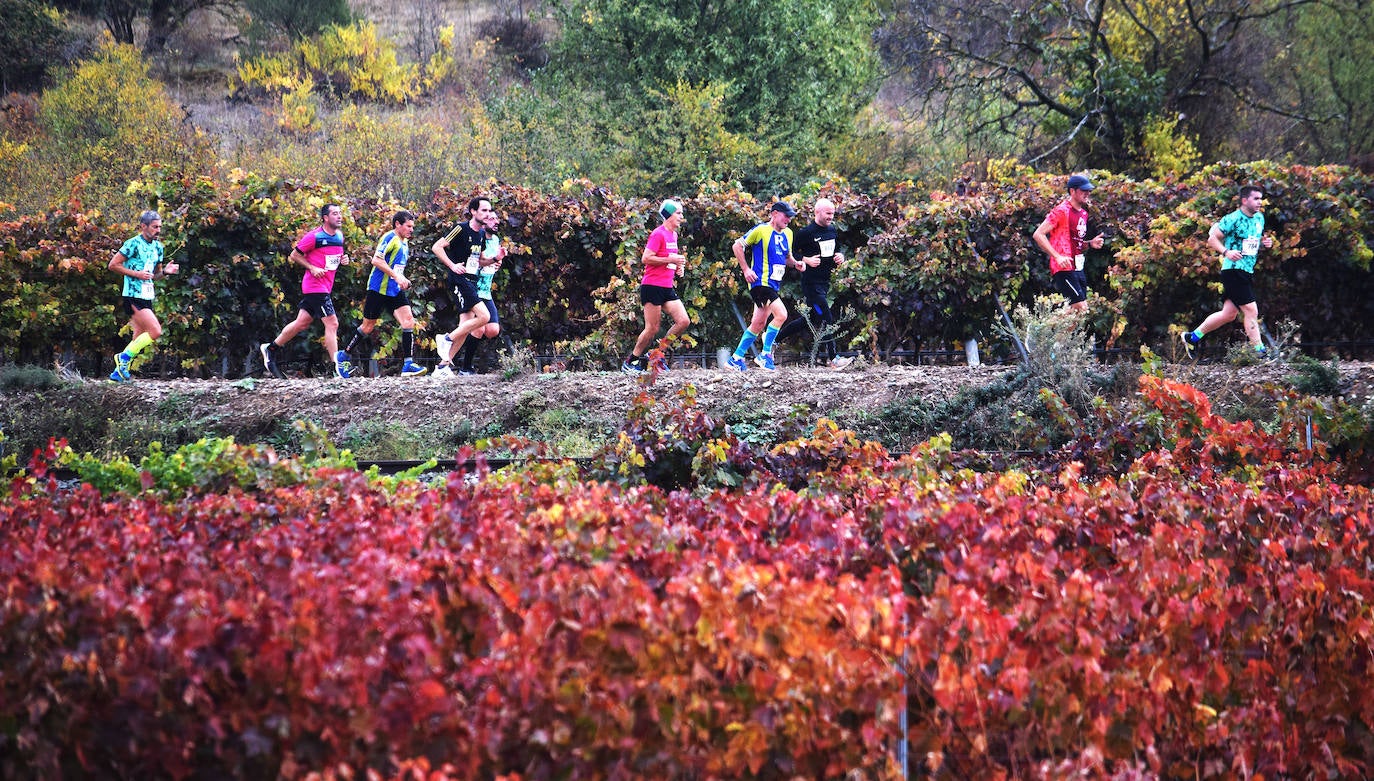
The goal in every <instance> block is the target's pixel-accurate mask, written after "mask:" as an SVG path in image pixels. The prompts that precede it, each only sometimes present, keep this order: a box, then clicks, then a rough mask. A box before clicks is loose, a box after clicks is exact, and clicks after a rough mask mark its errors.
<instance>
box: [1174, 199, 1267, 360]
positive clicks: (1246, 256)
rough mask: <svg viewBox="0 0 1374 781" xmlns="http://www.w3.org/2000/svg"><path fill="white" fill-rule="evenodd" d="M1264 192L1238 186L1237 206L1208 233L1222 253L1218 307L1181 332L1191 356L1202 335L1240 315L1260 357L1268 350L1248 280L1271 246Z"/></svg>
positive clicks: (1211, 241)
mask: <svg viewBox="0 0 1374 781" xmlns="http://www.w3.org/2000/svg"><path fill="white" fill-rule="evenodd" d="M1263 208H1264V191H1263V190H1261V189H1260V188H1258V187H1256V186H1254V185H1252V184H1247V185H1245V186H1244V187H1242V188H1240V208H1239V209H1237V210H1236V211H1234V212H1231V213H1230V214H1228V215H1226V216H1225V217H1222V218H1221V220H1219V221H1218V222H1217V224H1215V225H1213V226H1212V229H1211V231H1209V232H1208V234H1207V246H1209V247H1211V248H1212V249H1214V250H1216V251H1217V252H1219V253H1221V291H1222V298H1223V299H1224V301H1223V303H1222V305H1221V309H1220V310H1218V311H1216V312H1213V313H1212V314H1210V315H1208V316H1207V319H1206V320H1203V321H1202V325H1200V326H1198V327H1197V328H1196V329H1195V330H1192V331H1185V332H1184V333H1183V334H1181V338H1182V339H1183V349H1184V351H1185V352H1187V353H1188V356H1189V357H1192V355H1193V351H1194V349H1196V348H1197V346H1198V345H1199V344H1201V343H1202V338H1203V337H1204V336H1206V335H1207V334H1209V333H1211V332H1213V331H1215V330H1217V329H1218V328H1220V327H1222V326H1223V325H1226V324H1227V323H1229V322H1232V321H1233V320H1235V319H1236V317H1237V316H1238V315H1239V316H1242V317H1243V318H1244V323H1245V336H1246V338H1247V339H1248V340H1249V341H1250V347H1251V348H1252V349H1254V351H1255V354H1256V355H1259V356H1260V357H1261V358H1267V357H1268V350H1267V349H1266V348H1265V346H1264V344H1263V343H1262V342H1261V341H1260V329H1259V304H1257V303H1255V293H1254V290H1253V288H1252V286H1251V279H1252V277H1253V276H1254V272H1255V261H1256V260H1257V259H1258V258H1259V251H1260V247H1264V248H1265V249H1268V248H1270V247H1272V246H1274V237H1272V236H1265V235H1264V213H1263V212H1262V211H1261V209H1263Z"/></svg>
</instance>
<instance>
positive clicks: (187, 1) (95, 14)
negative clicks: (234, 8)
mask: <svg viewBox="0 0 1374 781" xmlns="http://www.w3.org/2000/svg"><path fill="white" fill-rule="evenodd" d="M232 2H233V0H54V3H53V4H54V5H55V6H57V7H58V8H61V9H63V10H68V11H74V12H76V13H79V14H82V15H84V16H90V17H92V18H95V19H99V20H100V21H102V22H104V23H105V28H106V29H108V30H109V31H110V35H112V36H114V39H115V42H116V43H127V44H132V43H133V42H134V23H135V22H137V21H138V20H139V19H141V18H146V19H147V21H148V37H147V38H146V39H145V40H144V42H143V52H144V54H156V53H158V52H161V51H162V50H163V49H164V48H166V46H167V41H168V39H169V38H170V37H171V36H172V34H173V33H175V32H176V31H177V30H178V29H180V28H181V26H182V25H183V24H185V22H186V20H187V19H188V18H189V17H190V16H191V14H192V13H194V12H195V11H199V10H202V9H210V8H217V7H225V6H228V5H230V4H231V3H232Z"/></svg>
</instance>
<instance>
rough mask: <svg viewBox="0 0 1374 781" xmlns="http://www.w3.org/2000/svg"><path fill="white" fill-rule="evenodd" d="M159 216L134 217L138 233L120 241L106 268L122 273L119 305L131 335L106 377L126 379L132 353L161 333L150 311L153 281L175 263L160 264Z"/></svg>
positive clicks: (151, 213) (173, 270) (171, 269)
mask: <svg viewBox="0 0 1374 781" xmlns="http://www.w3.org/2000/svg"><path fill="white" fill-rule="evenodd" d="M161 235H162V217H160V216H158V213H157V212H155V211H151V210H150V211H146V212H144V213H143V214H141V215H139V217H138V235H137V236H134V237H133V238H131V239H129V240H128V241H126V242H124V245H123V246H121V247H120V248H119V251H118V252H116V253H115V254H114V257H113V258H110V270H111V271H117V272H119V273H120V274H123V275H124V285H123V288H122V292H123V306H124V311H125V313H127V314H128V315H129V327H130V328H132V329H133V331H134V338H133V339H132V340H130V342H129V344H128V345H127V346H126V347H125V348H124V349H123V350H122V351H120V352H119V353H117V354H116V355H115V357H114V360H115V368H114V371H112V372H110V379H111V380H114V381H115V382H128V381H129V380H130V375H129V366H130V365H131V364H132V363H133V362H134V356H136V355H138V354H139V353H140V352H142V351H143V348H145V347H147V346H148V345H150V344H152V343H153V341H154V340H156V339H157V338H158V337H160V336H162V324H161V323H159V322H158V320H157V315H156V314H154V312H153V281H154V280H157V279H162V278H163V277H165V276H166V275H168V274H175V273H177V264H175V263H163V254H164V253H163V248H162V242H161V241H158V237H159V236H161Z"/></svg>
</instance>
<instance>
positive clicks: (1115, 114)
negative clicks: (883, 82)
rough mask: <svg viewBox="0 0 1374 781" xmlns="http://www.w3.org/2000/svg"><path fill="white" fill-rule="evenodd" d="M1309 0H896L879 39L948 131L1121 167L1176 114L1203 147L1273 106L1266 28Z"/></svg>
mask: <svg viewBox="0 0 1374 781" xmlns="http://www.w3.org/2000/svg"><path fill="white" fill-rule="evenodd" d="M1315 1H1316V0H1087V2H1085V3H1071V2H1062V1H1061V0H982V1H981V2H978V3H972V2H968V0H899V1H898V2H897V3H896V5H895V6H894V7H893V13H892V15H891V17H890V19H889V21H888V23H887V24H886V25H885V26H884V28H883V30H882V31H881V32H880V36H879V40H880V47H881V50H882V52H883V55H884V58H885V60H886V62H887V63H888V64H889V65H890V66H891V67H893V68H894V69H895V70H897V71H898V72H900V73H902V74H903V75H904V76H905V78H906V80H907V84H908V85H909V87H910V88H911V90H912V92H913V94H914V95H915V96H916V97H917V98H918V99H919V100H920V101H921V102H922V103H923V105H924V106H926V107H927V108H928V109H930V110H932V111H934V112H936V113H937V114H939V113H940V112H944V118H945V119H946V120H951V121H949V122H948V124H947V125H946V127H947V128H949V129H951V130H958V129H959V128H961V127H962V128H965V132H967V133H970V134H972V135H974V136H977V135H978V134H1009V135H1011V136H1012V137H1013V138H1015V139H1017V140H1018V141H1019V142H1020V145H1021V146H1022V148H1024V149H1025V150H1026V151H1025V154H1024V157H1025V159H1026V160H1027V161H1030V162H1041V161H1056V162H1063V163H1067V164H1068V165H1091V166H1102V167H1111V168H1118V169H1129V168H1130V167H1132V164H1133V163H1134V162H1135V161H1136V160H1137V155H1138V149H1139V147H1140V144H1141V142H1142V134H1143V132H1144V129H1145V128H1146V127H1148V126H1154V127H1161V126H1164V127H1172V125H1169V124H1167V122H1168V121H1171V120H1172V119H1174V118H1178V117H1182V118H1183V119H1184V120H1185V121H1184V123H1183V124H1181V125H1179V126H1178V127H1179V128H1180V129H1186V130H1187V131H1190V132H1191V133H1193V134H1195V135H1196V136H1197V137H1198V138H1199V139H1200V141H1199V143H1200V144H1201V146H1202V151H1203V152H1204V154H1211V153H1214V152H1215V151H1216V150H1217V149H1219V148H1223V147H1225V146H1226V145H1227V144H1228V143H1234V128H1236V126H1237V123H1236V121H1235V118H1236V116H1237V115H1238V114H1253V113H1255V112H1260V113H1263V112H1266V111H1270V110H1272V108H1273V107H1272V106H1270V105H1267V104H1266V103H1265V101H1264V100H1262V99H1261V97H1260V96H1261V95H1264V94H1267V93H1268V90H1267V89H1266V88H1265V80H1266V79H1265V77H1266V71H1265V67H1264V61H1263V60H1264V58H1265V56H1266V53H1267V51H1268V49H1269V47H1268V45H1267V44H1268V43H1269V42H1270V39H1269V37H1268V29H1269V24H1270V22H1271V20H1273V19H1275V18H1278V17H1281V16H1282V15H1284V14H1286V13H1289V12H1291V11H1293V10H1294V9H1299V8H1302V7H1304V6H1307V5H1310V4H1312V3H1313V2H1315ZM1161 118H1162V119H1164V120H1165V124H1163V125H1161V124H1160V122H1158V121H1155V122H1153V123H1152V122H1151V120H1160V119H1161ZM1251 151H1256V150H1251Z"/></svg>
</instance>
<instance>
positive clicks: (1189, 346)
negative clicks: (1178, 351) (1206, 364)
mask: <svg viewBox="0 0 1374 781" xmlns="http://www.w3.org/2000/svg"><path fill="white" fill-rule="evenodd" d="M1178 338H1179V339H1182V340H1183V352H1185V353H1187V354H1188V357H1189V358H1193V357H1195V353H1194V350H1196V349H1197V346H1198V345H1200V344H1202V340H1201V339H1199V338H1198V337H1197V335H1196V334H1194V333H1193V332H1192V331H1184V332H1183V333H1181V334H1179V335H1178Z"/></svg>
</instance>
